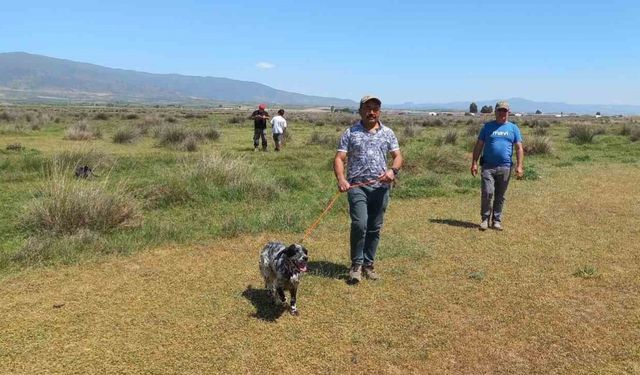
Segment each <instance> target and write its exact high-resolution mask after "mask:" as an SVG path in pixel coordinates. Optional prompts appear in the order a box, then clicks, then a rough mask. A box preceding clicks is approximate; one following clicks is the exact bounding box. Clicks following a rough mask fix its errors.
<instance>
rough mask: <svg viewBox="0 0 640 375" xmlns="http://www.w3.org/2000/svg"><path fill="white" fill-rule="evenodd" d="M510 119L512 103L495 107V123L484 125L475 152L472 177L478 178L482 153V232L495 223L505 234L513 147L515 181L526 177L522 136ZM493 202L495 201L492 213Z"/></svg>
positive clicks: (500, 103) (501, 103)
mask: <svg viewBox="0 0 640 375" xmlns="http://www.w3.org/2000/svg"><path fill="white" fill-rule="evenodd" d="M508 118H509V103H507V102H505V101H501V102H498V103H496V120H495V121H491V122H487V123H486V124H484V126H483V127H482V130H480V134H479V135H478V140H477V142H476V145H475V147H474V148H473V160H472V161H471V174H472V175H473V176H474V177H475V175H476V174H478V158H480V154H481V153H482V157H481V158H480V164H481V167H482V172H481V176H482V199H481V209H480V215H481V216H482V221H481V223H480V230H486V229H487V228H489V220H491V221H492V222H493V225H492V226H493V228H494V229H496V230H502V207H503V206H504V195H505V193H506V192H507V187H508V186H509V178H510V177H511V167H512V165H513V162H512V161H511V157H512V155H513V148H514V146H515V148H516V170H515V172H516V177H517V178H521V177H522V175H523V174H524V169H523V162H524V149H523V147H522V135H521V134H520V129H518V126H517V125H516V124H514V123H512V122H509V121H507V119H508ZM491 200H493V209H492V206H491Z"/></svg>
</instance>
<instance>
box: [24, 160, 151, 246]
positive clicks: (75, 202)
mask: <svg viewBox="0 0 640 375" xmlns="http://www.w3.org/2000/svg"><path fill="white" fill-rule="evenodd" d="M72 176H73V170H72V169H70V168H68V167H64V166H61V165H57V164H54V165H53V167H52V169H51V172H50V175H49V176H48V178H47V181H46V182H45V184H44V186H43V187H42V190H41V192H40V196H39V197H36V198H34V200H33V201H32V202H31V203H29V204H28V205H27V207H26V210H25V213H24V215H23V217H22V220H21V223H22V226H23V227H25V228H26V229H28V230H31V231H33V232H49V233H54V234H74V233H77V232H78V231H79V230H81V229H88V230H92V231H96V232H108V231H110V230H113V229H117V228H126V227H133V226H137V225H139V223H140V218H141V215H140V212H139V208H138V204H137V202H136V201H135V200H134V199H133V198H131V197H130V196H129V194H128V192H127V191H126V189H125V188H124V185H116V186H109V185H107V180H105V181H104V182H103V183H93V182H91V181H87V180H77V179H74V178H73V177H72Z"/></svg>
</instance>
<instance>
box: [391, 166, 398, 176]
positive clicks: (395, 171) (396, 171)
mask: <svg viewBox="0 0 640 375" xmlns="http://www.w3.org/2000/svg"><path fill="white" fill-rule="evenodd" d="M391 170H392V171H393V175H394V176H398V174H399V173H400V170H399V169H398V168H391Z"/></svg>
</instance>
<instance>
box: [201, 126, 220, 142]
mask: <svg viewBox="0 0 640 375" xmlns="http://www.w3.org/2000/svg"><path fill="white" fill-rule="evenodd" d="M203 134H204V137H205V138H207V139H208V140H210V141H217V140H218V139H219V138H220V135H221V133H220V131H219V130H218V129H216V128H214V127H209V128H207V129H206V130H205V131H204V133H203Z"/></svg>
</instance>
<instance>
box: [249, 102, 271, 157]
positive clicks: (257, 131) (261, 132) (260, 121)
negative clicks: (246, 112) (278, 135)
mask: <svg viewBox="0 0 640 375" xmlns="http://www.w3.org/2000/svg"><path fill="white" fill-rule="evenodd" d="M265 108H266V106H265V105H264V104H260V105H259V106H258V109H257V110H255V111H253V113H252V114H251V117H250V118H251V119H252V120H253V125H254V126H253V150H254V151H258V141H259V140H260V139H262V151H267V120H268V119H269V113H267V111H265V110H264V109H265Z"/></svg>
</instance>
